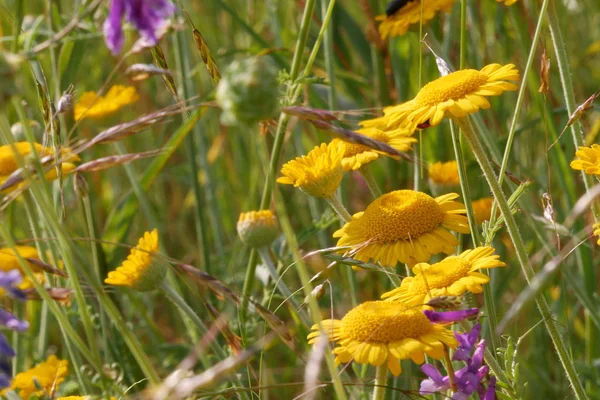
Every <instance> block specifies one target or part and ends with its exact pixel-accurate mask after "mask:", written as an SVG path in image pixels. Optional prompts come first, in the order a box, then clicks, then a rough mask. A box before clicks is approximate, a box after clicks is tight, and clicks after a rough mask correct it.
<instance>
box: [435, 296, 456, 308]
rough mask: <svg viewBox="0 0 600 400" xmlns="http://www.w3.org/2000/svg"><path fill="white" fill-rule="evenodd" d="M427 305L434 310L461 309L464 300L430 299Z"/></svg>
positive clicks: (451, 297)
mask: <svg viewBox="0 0 600 400" xmlns="http://www.w3.org/2000/svg"><path fill="white" fill-rule="evenodd" d="M427 305H428V306H430V307H433V308H441V309H451V308H458V307H460V306H461V305H462V300H461V299H460V297H459V296H438V297H433V298H431V299H429V301H428V302H427Z"/></svg>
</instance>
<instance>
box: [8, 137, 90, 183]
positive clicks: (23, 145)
mask: <svg viewBox="0 0 600 400" xmlns="http://www.w3.org/2000/svg"><path fill="white" fill-rule="evenodd" d="M13 146H14V147H13ZM13 149H14V150H15V151H16V152H17V153H18V154H20V155H21V156H22V157H23V158H25V159H26V158H27V156H29V155H30V154H31V153H32V152H35V153H36V154H37V155H38V157H40V158H43V157H46V156H52V155H54V150H53V149H52V148H51V147H44V146H42V145H41V144H39V143H34V144H33V145H31V143H29V142H16V143H14V144H13V145H12V146H11V145H4V146H0V185H2V184H3V183H4V182H5V181H6V180H7V179H8V178H9V176H10V175H11V174H12V173H13V172H15V171H16V170H17V169H18V168H19V162H18V160H17V159H16V158H15V153H14V151H13ZM60 153H61V155H60V157H61V159H62V161H63V162H62V164H61V165H62V173H63V175H68V174H69V173H71V172H73V170H74V169H75V168H76V165H75V164H73V162H77V161H80V158H79V157H78V156H77V155H75V154H72V153H71V149H70V148H68V147H67V148H63V149H61V151H60ZM45 177H46V179H47V180H49V181H52V180H55V179H56V178H57V177H58V174H57V171H56V168H51V169H49V170H48V171H47V172H46V175H45ZM23 185H24V183H21V184H17V185H15V186H12V187H10V188H8V189H6V190H5V191H3V193H5V194H6V193H9V192H11V191H13V190H15V189H17V188H19V187H22V186H23Z"/></svg>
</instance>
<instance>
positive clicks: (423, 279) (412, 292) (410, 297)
mask: <svg viewBox="0 0 600 400" xmlns="http://www.w3.org/2000/svg"><path fill="white" fill-rule="evenodd" d="M493 254H494V249H493V248H492V247H477V248H475V249H473V250H466V251H464V252H462V253H461V254H460V255H458V256H450V257H446V258H445V259H443V260H442V261H440V262H438V263H435V264H433V265H429V264H427V263H419V264H417V265H415V266H414V267H413V269H412V271H413V273H414V274H415V276H408V277H406V278H404V279H403V280H402V283H401V284H400V287H398V288H396V289H394V290H392V291H390V292H387V293H384V294H383V295H382V296H381V298H382V299H387V300H388V301H401V302H403V303H406V304H409V305H412V306H415V305H422V304H424V303H426V302H427V301H428V300H429V299H430V298H433V297H438V296H461V295H463V294H464V293H466V292H472V293H481V292H482V291H483V288H482V287H481V285H483V284H485V283H488V282H489V281H490V277H489V276H487V275H485V274H482V273H481V272H477V271H478V270H480V269H489V268H496V267H505V266H506V264H504V263H503V262H502V261H500V260H499V259H498V258H499V256H498V255H493Z"/></svg>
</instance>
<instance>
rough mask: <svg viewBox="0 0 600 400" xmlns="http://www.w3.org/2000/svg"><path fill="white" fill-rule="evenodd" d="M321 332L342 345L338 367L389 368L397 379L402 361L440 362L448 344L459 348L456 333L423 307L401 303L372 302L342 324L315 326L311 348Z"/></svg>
mask: <svg viewBox="0 0 600 400" xmlns="http://www.w3.org/2000/svg"><path fill="white" fill-rule="evenodd" d="M319 329H322V330H323V331H324V332H325V333H326V334H327V336H328V339H329V341H335V342H337V343H338V344H339V347H336V348H335V349H334V350H333V353H334V354H335V355H336V357H335V361H336V363H337V364H340V363H347V362H350V361H353V360H354V361H355V362H357V363H359V364H370V365H374V366H380V365H384V364H387V367H388V368H389V370H390V371H391V372H392V374H394V375H395V376H398V375H400V373H401V372H402V370H401V368H400V363H399V360H405V359H408V358H411V359H412V360H413V361H414V362H415V363H417V364H422V363H423V361H424V360H425V354H427V355H428V356H430V357H432V358H435V359H438V360H439V359H441V358H442V357H443V356H444V344H445V345H447V346H450V347H456V344H457V342H456V339H455V338H454V335H453V334H452V332H451V331H449V330H447V329H446V328H444V327H443V326H442V325H436V324H432V323H431V322H430V321H429V319H428V318H427V317H426V316H425V314H423V311H422V309H421V308H420V307H416V308H415V307H409V306H407V305H405V304H402V303H400V302H397V303H393V302H386V301H368V302H365V303H362V304H360V305H359V306H357V307H355V308H353V309H352V310H350V311H349V312H348V313H347V314H346V315H345V316H344V318H342V320H337V319H328V320H324V321H322V322H321V324H320V325H313V327H312V330H313V332H311V333H310V334H309V335H308V343H309V344H314V343H316V342H317V341H318V340H319V336H320V332H319Z"/></svg>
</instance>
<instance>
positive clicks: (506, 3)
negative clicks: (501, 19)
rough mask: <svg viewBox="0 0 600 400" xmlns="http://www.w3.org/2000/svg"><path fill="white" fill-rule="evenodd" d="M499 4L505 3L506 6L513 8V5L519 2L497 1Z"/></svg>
mask: <svg viewBox="0 0 600 400" xmlns="http://www.w3.org/2000/svg"><path fill="white" fill-rule="evenodd" d="M496 1H497V2H498V3H502V2H504V5H505V6H512V5H513V4H515V3H516V2H517V1H518V0H496Z"/></svg>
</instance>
